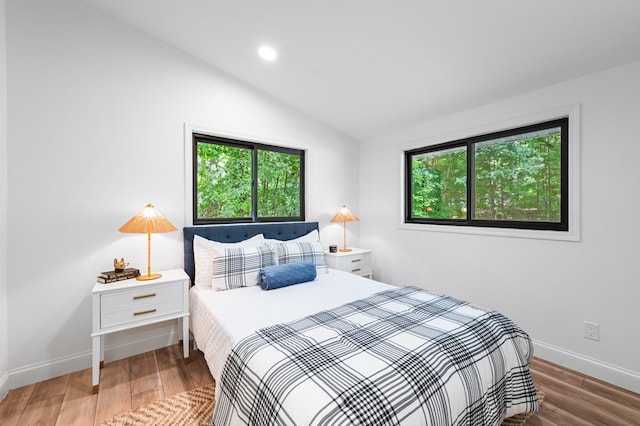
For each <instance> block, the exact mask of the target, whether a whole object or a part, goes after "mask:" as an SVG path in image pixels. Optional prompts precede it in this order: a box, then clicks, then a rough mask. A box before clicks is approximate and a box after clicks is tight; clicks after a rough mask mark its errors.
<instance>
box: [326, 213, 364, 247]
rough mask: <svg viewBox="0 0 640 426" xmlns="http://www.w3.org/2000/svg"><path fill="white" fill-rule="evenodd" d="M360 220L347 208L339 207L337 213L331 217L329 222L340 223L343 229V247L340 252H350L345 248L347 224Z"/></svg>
mask: <svg viewBox="0 0 640 426" xmlns="http://www.w3.org/2000/svg"><path fill="white" fill-rule="evenodd" d="M359 221H360V219H359V218H358V216H356V215H355V214H353V213H352V212H351V210H349V209H348V208H347V206H342V207H340V210H338V213H336V215H335V216H333V219H331V222H342V223H343V228H344V246H343V247H342V248H341V249H340V251H351V249H350V248H347V222H359Z"/></svg>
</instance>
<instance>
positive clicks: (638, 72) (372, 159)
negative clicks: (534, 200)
mask: <svg viewBox="0 0 640 426" xmlns="http://www.w3.org/2000/svg"><path fill="white" fill-rule="evenodd" d="M639 76H640V62H636V63H632V64H629V65H627V66H623V67H619V68H615V69H611V70H608V71H605V72H601V73H598V74H594V75H591V76H587V77H584V78H580V79H576V80H572V81H568V82H566V83H563V84H559V85H556V86H552V87H549V88H547V89H544V90H539V91H536V92H532V93H527V94H524V95H522V96H518V97H514V98H510V99H506V100H504V101H501V102H498V103H494V104H491V105H487V106H485V107H482V108H477V109H474V110H470V111H465V112H461V113H459V114H456V115H452V116H449V117H445V118H442V119H440V120H435V121H432V122H425V123H421V124H419V125H416V126H412V127H408V128H404V129H401V130H398V131H396V132H394V133H392V134H389V135H385V136H383V137H380V138H378V139H376V140H371V141H367V143H363V144H361V150H360V182H362V184H361V188H360V218H361V220H362V221H361V222H360V229H361V234H360V241H361V246H363V247H367V248H372V249H374V250H375V260H376V267H377V270H376V277H377V278H380V279H382V280H384V281H388V282H391V283H395V284H403V285H417V286H420V287H423V288H428V289H432V290H435V291H437V292H445V293H448V294H451V295H453V296H456V297H458V298H461V299H464V300H469V301H472V302H475V303H477V304H480V305H483V306H487V307H490V308H494V309H497V310H499V311H502V312H504V313H505V314H507V315H508V316H510V317H511V318H512V319H513V320H515V321H516V322H517V323H518V324H519V325H520V326H522V328H524V330H526V331H527V332H528V333H530V335H531V337H532V338H533V339H534V341H535V342H536V354H537V355H538V356H540V357H543V358H547V359H549V360H551V361H554V362H558V363H561V364H563V365H566V366H568V367H570V368H574V369H576V370H579V371H583V372H585V373H588V374H591V375H594V376H596V377H600V378H603V379H605V380H608V381H611V382H614V383H617V384H619V385H621V386H625V387H627V388H630V389H633V390H635V392H640V343H639V342H638V339H637V337H638V336H640V322H639V321H637V319H636V318H635V317H636V314H637V311H638V301H639V300H640V276H639V272H638V271H639V269H638V267H637V262H638V253H639V251H638V244H640V222H639V221H638V220H637V219H636V217H637V214H638V211H640V201H639V200H640V197H638V195H637V193H638V189H637V185H638V182H640V168H639V167H638V159H639V158H640V143H638V142H639V139H638V135H639V131H638V127H637V123H638V118H639V117H640V77H639ZM571 104H580V109H581V140H580V144H581V145H580V147H581V148H580V149H581V161H580V166H581V191H582V193H581V200H582V201H581V210H580V213H581V221H582V229H581V231H582V238H581V241H580V242H561V241H549V240H537V239H522V238H509V237H493V236H478V235H465V234H459V233H442V232H425V231H414V230H406V229H399V227H398V225H399V223H400V222H401V216H400V214H401V210H402V208H401V205H400V188H401V179H402V176H401V171H400V164H401V158H402V146H403V145H406V144H415V143H419V140H420V139H433V138H436V139H437V138H438V137H441V138H442V141H446V140H447V139H446V135H447V134H453V133H459V132H461V131H464V130H466V129H474V128H477V127H484V126H486V125H488V124H491V123H498V122H502V121H504V120H507V119H512V118H516V117H519V116H526V115H530V114H535V113H539V112H541V111H545V110H548V109H553V108H556V107H562V106H566V105H571ZM585 320H586V321H592V322H596V323H599V324H600V341H599V342H595V341H590V340H586V339H584V338H583V321H585Z"/></svg>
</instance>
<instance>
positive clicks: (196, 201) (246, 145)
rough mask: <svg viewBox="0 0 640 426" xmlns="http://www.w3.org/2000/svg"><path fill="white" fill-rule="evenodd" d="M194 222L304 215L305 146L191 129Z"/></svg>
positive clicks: (294, 218) (301, 217) (291, 218)
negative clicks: (284, 145) (264, 141)
mask: <svg viewBox="0 0 640 426" xmlns="http://www.w3.org/2000/svg"><path fill="white" fill-rule="evenodd" d="M192 153H193V223H194V224H205V223H229V222H269V221H297V220H304V151H303V150H299V149H292V148H284V147H278V146H272V145H265V144H260V143H254V142H247V141H241V140H236V139H228V138H222V137H218V136H210V135H204V134H198V133H194V134H193V150H192Z"/></svg>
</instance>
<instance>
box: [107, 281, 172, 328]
mask: <svg viewBox="0 0 640 426" xmlns="http://www.w3.org/2000/svg"><path fill="white" fill-rule="evenodd" d="M182 294H183V292H182V288H181V287H180V286H177V285H164V286H146V287H144V288H140V289H135V290H129V291H121V292H118V293H113V294H103V295H102V296H101V297H100V314H101V315H100V328H103V329H104V328H109V327H115V326H118V325H123V324H132V323H135V322H139V321H145V320H148V319H150V318H156V317H160V316H164V315H170V314H173V313H177V312H182V311H183V309H184V304H183V300H182Z"/></svg>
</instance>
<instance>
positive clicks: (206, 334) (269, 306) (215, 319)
mask: <svg viewBox="0 0 640 426" xmlns="http://www.w3.org/2000/svg"><path fill="white" fill-rule="evenodd" d="M392 288H396V287H394V286H391V285H389V284H384V283H381V282H378V281H373V280H369V279H366V278H362V277H359V276H356V275H353V274H349V273H346V272H343V271H338V270H335V269H329V273H327V274H319V275H318V277H317V278H316V280H314V281H312V282H309V283H303V284H298V285H293V286H289V287H284V288H280V289H277V290H270V291H264V290H262V289H261V288H260V287H259V286H251V287H244V288H238V289H234V290H228V291H216V290H212V289H201V288H196V287H192V288H191V290H190V297H189V304H190V312H191V317H190V321H191V331H192V333H193V335H194V339H195V342H196V345H197V347H198V349H200V350H201V351H202V352H203V353H204V356H205V359H206V361H207V364H208V365H209V369H210V371H211V374H212V376H213V378H214V379H215V380H216V387H217V386H218V385H217V384H218V383H219V382H220V377H221V375H222V369H223V367H224V363H225V361H226V359H227V356H228V355H229V353H230V352H231V349H232V348H233V346H234V345H235V344H236V343H237V342H239V341H240V340H241V339H242V338H244V337H246V336H248V335H250V334H251V333H253V332H254V331H256V330H258V329H260V328H264V327H267V326H271V325H274V324H280V323H286V322H290V321H294V320H297V319H300V318H302V317H305V316H308V315H311V314H313V313H316V312H318V311H322V310H326V309H332V308H335V307H337V306H340V305H343V304H345V303H349V302H352V301H354V300H359V299H363V298H365V297H368V296H371V295H372V294H374V293H378V292H380V291H384V290H388V289H392Z"/></svg>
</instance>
